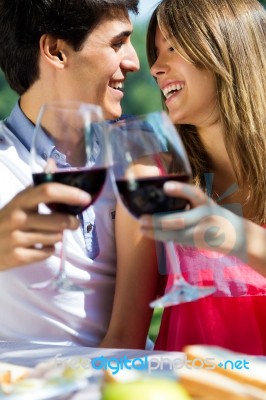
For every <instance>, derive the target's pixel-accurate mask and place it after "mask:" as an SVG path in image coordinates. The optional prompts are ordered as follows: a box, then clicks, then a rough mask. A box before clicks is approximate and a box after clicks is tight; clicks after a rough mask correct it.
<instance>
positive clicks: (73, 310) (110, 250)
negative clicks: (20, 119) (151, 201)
mask: <svg viewBox="0 0 266 400" xmlns="http://www.w3.org/2000/svg"><path fill="white" fill-rule="evenodd" d="M28 161H29V151H28V150H27V148H26V147H25V146H24V145H23V144H22V143H21V141H20V140H18V138H17V137H16V136H15V135H14V134H13V133H12V132H11V131H10V129H8V128H7V126H6V125H5V124H4V123H3V122H2V123H1V124H0V207H3V206H4V205H5V204H6V203H7V202H8V201H9V200H10V199H11V198H13V197H14V195H15V194H16V193H17V192H19V191H20V190H22V189H24V188H25V187H26V186H28V185H29V184H31V182H32V180H31V171H30V168H29V165H28ZM115 203H116V199H115V195H114V191H113V188H112V184H111V179H110V176H108V178H107V182H106V185H105V187H104V190H103V192H102V194H101V197H100V198H99V199H98V200H97V202H96V203H95V204H94V205H93V206H92V207H90V208H91V210H92V212H93V213H94V218H95V225H96V230H97V238H98V245H99V249H98V252H97V254H98V255H97V256H96V258H94V259H91V258H89V257H88V251H87V248H86V243H85V240H84V237H83V234H82V229H81V228H79V229H78V230H76V231H75V232H68V246H67V263H66V270H67V274H68V275H69V277H70V278H71V279H72V280H73V281H76V283H77V284H79V285H82V286H86V287H88V288H91V289H92V290H93V292H92V293H91V294H84V293H82V292H64V293H60V292H58V291H57V290H54V291H47V290H32V289H29V288H28V285H30V284H32V283H37V282H41V281H44V280H47V279H50V278H52V277H53V276H55V275H56V273H57V272H58V269H59V265H60V245H58V246H57V249H56V254H55V255H54V256H52V257H50V258H49V259H47V260H46V261H45V262H41V263H36V264H31V265H28V266H25V267H18V268H14V269H11V270H7V271H2V272H1V273H0V340H13V341H17V342H19V341H21V342H23V341H27V342H29V341H30V342H37V343H57V344H59V343H60V344H71V343H76V344H82V345H85V346H97V345H98V344H99V342H100V341H101V339H102V338H103V336H104V335H105V333H106V330H107V327H108V323H109V319H110V314H111V310H112V305H113V296H114V286H115V275H116V253H115V239H114V226H113V225H114V210H115Z"/></svg>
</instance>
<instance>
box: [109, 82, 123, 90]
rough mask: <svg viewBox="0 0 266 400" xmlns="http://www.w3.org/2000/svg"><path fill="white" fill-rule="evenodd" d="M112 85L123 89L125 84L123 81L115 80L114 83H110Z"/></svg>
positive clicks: (114, 87)
mask: <svg viewBox="0 0 266 400" xmlns="http://www.w3.org/2000/svg"><path fill="white" fill-rule="evenodd" d="M110 87H111V88H112V89H117V90H123V88H124V85H123V82H113V83H110Z"/></svg>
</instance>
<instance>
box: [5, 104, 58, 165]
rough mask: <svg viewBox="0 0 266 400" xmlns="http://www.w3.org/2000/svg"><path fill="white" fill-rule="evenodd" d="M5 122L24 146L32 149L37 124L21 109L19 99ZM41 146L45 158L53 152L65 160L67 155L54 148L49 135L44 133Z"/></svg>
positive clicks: (55, 155) (56, 156) (55, 156)
mask: <svg viewBox="0 0 266 400" xmlns="http://www.w3.org/2000/svg"><path fill="white" fill-rule="evenodd" d="M4 123H5V125H6V126H7V127H8V128H9V129H10V130H11V131H12V132H13V134H14V135H15V136H16V137H17V139H18V140H19V141H20V142H21V143H22V144H23V146H25V147H26V149H27V150H28V151H30V148H31V143H32V139H33V135H34V128H35V125H34V124H33V123H32V122H31V121H30V120H29V118H27V116H26V115H25V114H24V112H23V111H22V110H21V108H20V105H19V101H17V103H16V104H15V106H14V108H13V110H12V111H11V113H10V115H9V117H7V118H6V119H5V121H4ZM40 147H41V153H40V154H42V156H43V158H44V159H47V157H49V156H50V155H51V154H52V153H53V155H54V158H55V159H56V160H57V159H60V161H61V162H64V161H65V156H64V155H61V153H59V152H58V151H56V150H55V149H54V146H53V145H52V143H51V141H50V140H48V138H47V136H45V135H44V137H43V140H42V142H41V143H40Z"/></svg>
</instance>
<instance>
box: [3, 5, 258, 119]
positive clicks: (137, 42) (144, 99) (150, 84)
mask: <svg viewBox="0 0 266 400" xmlns="http://www.w3.org/2000/svg"><path fill="white" fill-rule="evenodd" d="M159 2H160V1H159V0H140V2H139V9H140V13H139V15H138V16H136V17H135V16H133V18H132V22H133V24H134V33H133V36H132V43H133V45H134V46H135V48H136V50H137V53H138V55H139V58H140V65H141V70H140V71H139V72H137V73H134V74H129V75H128V79H127V81H126V86H125V93H126V95H125V97H124V100H123V112H124V113H126V114H144V113H146V112H150V111H156V110H160V109H161V108H162V106H161V97H160V93H159V90H158V88H157V87H156V84H155V82H154V80H153V78H152V77H151V76H150V73H149V67H148V64H147V61H146V29H147V24H148V19H149V16H150V15H151V13H152V11H153V9H154V8H155V6H156V4H158V3H159ZM261 3H262V4H263V5H264V6H265V7H266V0H261ZM16 100H17V95H16V93H14V92H13V91H12V90H11V89H9V86H8V84H7V83H6V80H5V78H4V75H3V73H2V71H1V70H0V119H3V118H5V117H6V116H7V115H8V114H9V112H10V110H11V108H12V107H13V105H14V103H15V102H16Z"/></svg>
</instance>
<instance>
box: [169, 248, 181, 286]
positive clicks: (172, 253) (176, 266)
mask: <svg viewBox="0 0 266 400" xmlns="http://www.w3.org/2000/svg"><path fill="white" fill-rule="evenodd" d="M166 252H167V256H168V259H169V262H170V268H171V272H172V273H173V274H174V280H175V281H177V280H183V277H182V272H181V268H180V262H179V257H178V253H177V252H176V249H175V245H174V243H173V242H167V243H166Z"/></svg>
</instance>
